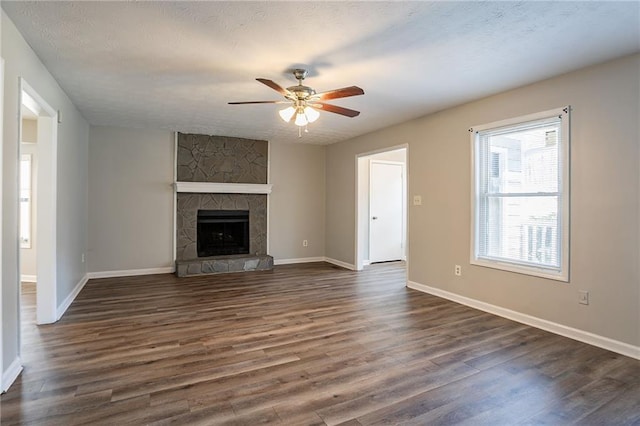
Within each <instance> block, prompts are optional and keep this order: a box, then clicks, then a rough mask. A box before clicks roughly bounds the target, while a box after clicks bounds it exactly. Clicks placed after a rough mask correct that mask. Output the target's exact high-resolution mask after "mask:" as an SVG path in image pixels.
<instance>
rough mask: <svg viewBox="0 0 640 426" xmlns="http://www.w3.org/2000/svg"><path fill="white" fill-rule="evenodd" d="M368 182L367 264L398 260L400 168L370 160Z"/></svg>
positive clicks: (400, 251) (400, 249)
mask: <svg viewBox="0 0 640 426" xmlns="http://www.w3.org/2000/svg"><path fill="white" fill-rule="evenodd" d="M369 182H370V184H369V188H370V191H369V206H370V207H369V216H370V217H369V261H370V262H386V261H390V260H401V259H402V258H403V247H402V240H403V238H402V230H403V220H404V206H403V198H404V196H403V194H404V191H403V165H402V164H401V163H390V162H379V161H374V160H373V161H371V171H370V180H369Z"/></svg>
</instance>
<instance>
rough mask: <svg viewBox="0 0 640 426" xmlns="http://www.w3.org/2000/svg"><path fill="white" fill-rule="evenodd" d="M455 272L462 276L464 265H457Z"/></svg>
mask: <svg viewBox="0 0 640 426" xmlns="http://www.w3.org/2000/svg"><path fill="white" fill-rule="evenodd" d="M454 273H455V274H456V276H458V277H460V276H462V266H460V265H456V266H455V269H454Z"/></svg>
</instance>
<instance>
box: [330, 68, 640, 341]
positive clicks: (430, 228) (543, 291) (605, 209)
mask: <svg viewBox="0 0 640 426" xmlns="http://www.w3.org/2000/svg"><path fill="white" fill-rule="evenodd" d="M639 75H640V56H639V55H635V56H630V57H626V58H622V59H619V60H615V61H612V62H609V63H605V64H601V65H597V66H593V67H589V68H586V69H583V70H580V71H576V72H572V73H569V74H566V75H562V76H558V77H555V78H551V79H549V80H545V81H542V82H539V83H535V84H532V85H529V86H525V87H522V88H518V89H515V90H511V91H508V92H505V93H502V94H498V95H495V96H492V97H489V98H485V99H481V100H479V101H476V102H471V103H468V104H465V105H462V106H459V107H455V108H451V109H449V110H445V111H441V112H439V113H436V114H432V115H429V116H426V117H423V118H420V119H417V120H413V121H410V122H407V123H404V124H401V125H398V126H393V127H390V128H387V129H383V130H381V131H378V132H374V133H371V134H368V135H364V136H361V137H358V138H354V139H352V140H349V141H346V142H344V143H338V144H334V145H330V146H329V147H328V148H327V160H326V161H327V209H326V210H327V249H326V255H327V256H329V257H333V258H335V259H338V260H341V261H344V262H346V263H353V262H354V259H353V256H354V250H353V247H354V226H353V220H350V218H352V217H353V214H354V199H355V194H354V186H355V185H354V179H355V170H354V163H355V161H354V158H355V156H356V155H357V154H358V153H363V152H369V151H374V150H377V149H380V148H383V147H385V146H391V145H397V144H399V143H408V144H409V151H408V153H409V158H408V166H409V192H408V196H409V198H410V199H411V197H412V195H414V194H419V195H422V198H423V205H422V206H411V207H410V210H409V279H410V280H411V281H413V282H415V283H418V284H422V285H426V286H430V287H433V288H437V289H440V290H445V291H448V292H451V293H454V294H458V295H462V296H465V297H468V298H471V299H474V300H477V301H482V302H486V303H489V304H493V305H496V306H499V307H503V308H507V309H510V310H513V311H516V312H520V313H524V314H527V315H531V316H533V317H537V318H541V319H544V320H547V321H551V322H553V323H556V324H560V325H563V326H567V327H572V328H576V329H579V330H583V331H586V332H590V333H594V334H596V335H599V336H604V337H606V338H609V339H614V340H615V341H618V342H623V343H627V344H630V345H635V346H640V276H639V267H638V263H639V262H638V260H639V259H640V253H639V240H640V238H638V236H639V222H640V208H639V203H640V176H639V172H638V170H639V166H640V152H639V142H638V141H639V132H638V121H639V120H638V119H639V115H640V111H639V104H640V102H639V101H640V87H639V86H640V82H639V78H638V76H639ZM564 105H571V106H572V107H573V112H572V124H571V131H572V146H571V148H572V153H571V157H572V159H571V282H570V283H561V282H557V281H552V280H545V279H541V278H536V277H530V276H525V275H519V274H514V273H509V272H504V271H498V270H494V269H489V268H482V267H477V266H471V265H470V263H469V258H470V248H469V247H470V217H471V212H470V208H471V207H470V194H471V181H470V141H469V133H468V130H467V129H468V128H469V127H471V126H474V125H478V124H483V123H489V122H493V121H497V120H501V119H506V118H510V117H517V116H520V115H525V114H528V113H534V112H538V111H544V110H549V109H552V108H556V107H560V106H564ZM454 264H459V265H462V270H463V275H462V276H461V277H456V276H454V274H453V266H454ZM578 290H587V291H589V292H590V296H591V303H590V305H588V306H584V305H579V304H578V302H577V300H578Z"/></svg>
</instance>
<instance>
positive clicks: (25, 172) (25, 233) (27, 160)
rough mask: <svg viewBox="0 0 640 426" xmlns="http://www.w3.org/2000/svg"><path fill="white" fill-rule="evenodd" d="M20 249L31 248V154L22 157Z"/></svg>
mask: <svg viewBox="0 0 640 426" xmlns="http://www.w3.org/2000/svg"><path fill="white" fill-rule="evenodd" d="M20 247H21V248H31V154H22V156H21V157H20Z"/></svg>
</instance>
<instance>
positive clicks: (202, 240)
mask: <svg viewBox="0 0 640 426" xmlns="http://www.w3.org/2000/svg"><path fill="white" fill-rule="evenodd" d="M196 238H197V246H198V257H208V256H220V255H227V254H246V253H249V212H248V211H245V210H198V229H197V237H196Z"/></svg>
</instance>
